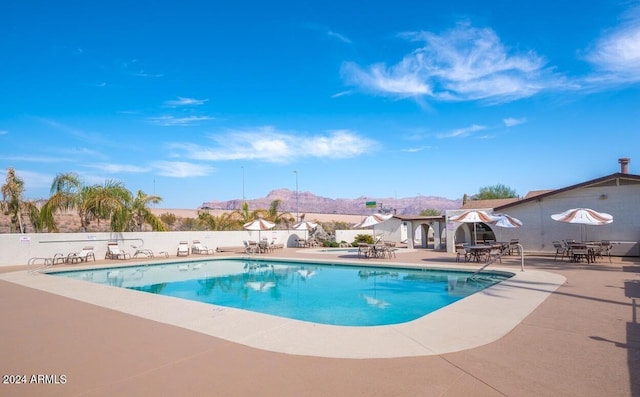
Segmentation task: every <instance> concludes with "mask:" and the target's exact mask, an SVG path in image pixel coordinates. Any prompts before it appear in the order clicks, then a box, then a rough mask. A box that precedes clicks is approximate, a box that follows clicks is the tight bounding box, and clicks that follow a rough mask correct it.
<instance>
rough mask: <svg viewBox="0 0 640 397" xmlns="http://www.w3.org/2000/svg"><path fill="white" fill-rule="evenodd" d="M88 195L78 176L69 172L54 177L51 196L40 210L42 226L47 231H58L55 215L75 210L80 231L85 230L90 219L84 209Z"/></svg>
mask: <svg viewBox="0 0 640 397" xmlns="http://www.w3.org/2000/svg"><path fill="white" fill-rule="evenodd" d="M88 194H89V191H88V189H86V188H85V186H84V184H83V182H82V179H80V176H79V175H78V174H76V173H73V172H69V173H66V174H58V175H56V177H55V178H54V179H53V182H52V183H51V196H50V197H49V199H48V200H47V202H46V203H45V204H44V205H43V206H42V208H41V209H40V217H41V219H42V225H43V226H44V227H45V228H46V229H48V230H49V231H54V232H55V231H58V227H57V225H56V224H55V220H54V217H53V216H54V215H55V213H56V212H58V211H67V210H71V209H75V210H77V211H78V216H79V217H80V226H81V228H82V230H87V226H88V225H89V223H90V220H91V219H90V218H89V214H88V213H87V211H86V208H85V204H84V202H85V200H84V197H86V196H87V195H88Z"/></svg>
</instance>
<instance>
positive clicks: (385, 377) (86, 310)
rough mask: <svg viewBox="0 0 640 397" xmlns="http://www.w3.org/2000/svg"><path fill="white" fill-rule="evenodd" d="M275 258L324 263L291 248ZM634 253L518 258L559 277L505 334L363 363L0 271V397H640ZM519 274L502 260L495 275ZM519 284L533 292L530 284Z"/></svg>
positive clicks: (639, 271) (639, 269)
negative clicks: (262, 341)
mask: <svg viewBox="0 0 640 397" xmlns="http://www.w3.org/2000/svg"><path fill="white" fill-rule="evenodd" d="M272 255H276V254H272ZM277 255H278V256H282V257H296V258H301V257H305V258H315V259H326V258H327V257H326V255H325V254H322V255H318V254H312V253H309V252H304V253H300V252H299V251H296V250H283V251H281V252H278V253H277ZM339 256H342V258H341V259H355V258H353V257H352V256H351V255H349V254H344V255H339ZM634 259H635V260H624V261H620V260H619V259H618V261H616V260H615V259H614V263H613V264H609V263H607V262H600V263H596V264H595V265H586V264H582V265H581V264H570V263H567V262H563V263H562V262H553V260H550V259H548V258H539V257H528V258H527V259H526V268H527V272H525V273H529V272H531V273H533V272H534V270H536V271H540V272H544V273H553V274H557V275H561V276H563V277H565V278H566V281H565V282H564V284H562V285H561V286H560V287H559V288H558V289H557V290H555V291H554V292H553V293H551V295H550V296H549V297H548V298H546V299H545V300H544V301H543V302H542V303H541V304H540V305H539V306H537V308H535V309H534V310H533V311H532V312H531V314H529V315H528V316H526V317H524V319H523V320H522V321H521V322H520V324H519V325H517V326H515V328H513V329H512V330H511V331H510V332H509V333H508V334H506V335H504V336H502V337H500V338H499V339H497V340H495V341H493V342H491V343H488V344H484V345H481V346H478V347H475V348H470V349H465V350H461V351H457V352H452V353H439V354H431V355H417V356H414V357H403V358H375V359H374V358H370V359H339V358H326V357H325V358H322V357H312V356H307V355H293V354H285V353H279V352H272V351H265V350H260V349H257V348H254V347H249V346H246V345H242V344H238V343H233V342H229V341H227V340H223V339H220V338H216V337H213V336H210V335H207V334H204V333H201V332H195V331H192V330H188V329H185V328H183V327H178V326H175V325H168V324H165V323H161V322H158V321H153V320H149V319H145V318H141V317H139V316H134V315H131V314H126V313H123V312H121V311H116V310H112V309H106V308H103V307H99V306H96V305H93V304H89V303H86V302H83V301H80V300H78V299H77V298H76V299H70V298H67V297H64V296H60V295H59V294H57V293H56V294H53V293H51V292H45V291H42V290H39V289H34V288H29V287H25V286H22V285H19V284H15V283H12V282H8V281H5V280H2V278H3V277H2V276H5V277H4V278H11V277H14V275H12V274H5V275H0V310H2V313H3V318H2V321H1V322H0V335H1V338H0V357H1V359H0V369H1V370H2V374H3V376H5V375H6V376H7V378H6V379H3V380H11V379H10V378H8V376H11V375H14V376H15V375H19V376H20V377H21V376H22V375H25V376H26V380H27V382H29V381H31V380H34V383H30V384H17V385H6V384H2V385H0V395H11V396H16V395H25V396H27V395H29V396H30V395H60V396H63V395H64V396H69V395H87V396H100V395H105V396H106V395H109V396H111V395H151V394H161V395H187V394H188V395H203V396H211V395H221V396H249V395H258V394H259V395H261V396H301V395H304V396H354V395H363V396H405V395H413V396H432V395H433V396H470V395H473V396H502V395H508V396H545V395H548V396H605V395H606V396H640V383H639V380H638V374H639V373H640V326H638V324H637V323H636V322H635V321H634V320H635V318H634V307H633V306H632V300H631V299H629V298H626V297H625V296H624V283H625V281H628V280H633V281H636V282H637V281H640V263H639V262H638V260H637V258H634ZM361 261H365V260H361ZM367 261H371V262H382V260H378V259H373V260H367ZM393 261H396V262H402V263H405V262H408V263H416V264H422V265H432V264H438V263H440V264H446V265H447V266H459V265H457V264H456V263H455V256H454V255H451V254H444V253H433V252H430V251H423V250H417V251H416V252H413V253H406V254H401V255H398V257H397V258H396V259H394V260H393ZM111 263H112V262H111ZM111 263H110V264H111ZM519 266H520V262H519V260H516V259H507V260H504V261H503V264H502V265H500V264H498V265H497V266H495V268H497V269H509V270H512V271H514V272H518V271H519ZM5 270H9V269H2V271H5ZM36 277H38V276H36ZM528 287H529V288H530V289H531V290H538V289H540V285H537V284H536V282H535V281H531V282H529V284H528ZM522 289H523V290H524V289H525V288H522ZM60 292H62V291H60ZM504 299H509V298H508V297H505V298H504ZM86 300H90V297H87V299H86ZM159 311H162V310H159ZM496 311H497V313H495V315H496V316H497V317H499V316H500V315H502V314H503V313H499V311H501V310H500V309H496ZM185 314H187V313H185ZM491 315H492V314H491V313H489V314H487V316H491ZM464 327H472V325H465V326H464ZM316 341H317V337H316ZM363 342H364V343H366V342H367V341H362V340H354V343H363ZM327 345H330V341H327ZM385 348H386V346H380V349H381V350H383V349H385ZM33 375H36V376H35V377H32V376H33ZM38 375H43V376H41V377H40V378H38ZM44 375H48V376H47V377H45V376H44ZM63 375H64V377H63ZM14 380H15V378H14ZM45 381H48V382H54V383H55V382H56V381H57V383H58V384H42V383H43V382H45ZM38 383H39V384H38Z"/></svg>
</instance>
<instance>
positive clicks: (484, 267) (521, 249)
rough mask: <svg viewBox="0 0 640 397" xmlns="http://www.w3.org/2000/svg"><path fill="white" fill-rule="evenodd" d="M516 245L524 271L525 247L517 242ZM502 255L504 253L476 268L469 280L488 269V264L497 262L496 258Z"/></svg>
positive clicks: (521, 268)
mask: <svg viewBox="0 0 640 397" xmlns="http://www.w3.org/2000/svg"><path fill="white" fill-rule="evenodd" d="M516 245H517V246H518V250H519V251H520V271H522V272H524V249H523V247H522V245H521V244H516ZM500 256H502V254H500V255H497V256H495V257H493V258H492V259H491V260H490V261H488V262H487V263H485V264H484V266H482V267H481V268H480V269H478V270H476V271H475V272H474V273H473V274H472V275H471V276H469V278H468V279H467V280H472V279H474V278H475V277H476V276H477V275H478V273H480V272H481V271H483V270H484V269H486V268H487V266H489V265H491V264H493V262H495V261H496V259H498V258H500Z"/></svg>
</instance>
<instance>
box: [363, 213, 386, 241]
mask: <svg viewBox="0 0 640 397" xmlns="http://www.w3.org/2000/svg"><path fill="white" fill-rule="evenodd" d="M391 218H393V215H391V214H387V215H385V214H373V215H369V216H367V217H366V218H364V219H363V220H362V221H361V222H360V223H356V224H355V225H354V226H353V227H355V228H357V229H362V228H365V227H369V226H373V239H374V240H376V225H377V224H379V223H382V222H386V221H388V220H389V219H391ZM380 237H382V236H380Z"/></svg>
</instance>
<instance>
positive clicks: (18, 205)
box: [1, 167, 26, 233]
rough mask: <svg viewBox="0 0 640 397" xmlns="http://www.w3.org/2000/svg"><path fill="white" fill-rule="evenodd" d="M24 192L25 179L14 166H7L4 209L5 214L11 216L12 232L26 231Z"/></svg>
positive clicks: (3, 196)
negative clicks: (23, 216) (23, 215)
mask: <svg viewBox="0 0 640 397" xmlns="http://www.w3.org/2000/svg"><path fill="white" fill-rule="evenodd" d="M22 193H24V181H23V180H22V178H20V177H18V176H17V175H16V172H15V170H14V169H13V168H11V167H9V168H7V177H6V181H5V184H4V185H2V203H1V204H2V210H3V212H4V214H5V215H9V216H10V217H11V232H12V233H15V232H16V231H18V232H19V233H25V232H26V230H25V225H24V222H23V221H22V211H23V209H24V207H25V202H24V201H23V200H22Z"/></svg>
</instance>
